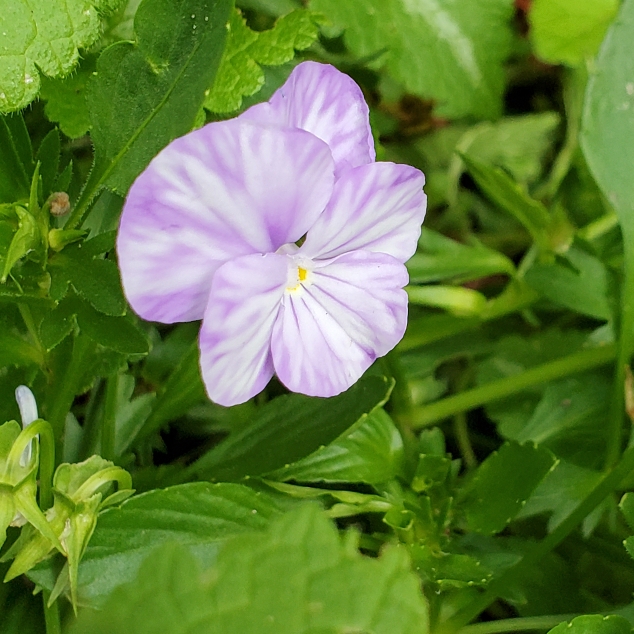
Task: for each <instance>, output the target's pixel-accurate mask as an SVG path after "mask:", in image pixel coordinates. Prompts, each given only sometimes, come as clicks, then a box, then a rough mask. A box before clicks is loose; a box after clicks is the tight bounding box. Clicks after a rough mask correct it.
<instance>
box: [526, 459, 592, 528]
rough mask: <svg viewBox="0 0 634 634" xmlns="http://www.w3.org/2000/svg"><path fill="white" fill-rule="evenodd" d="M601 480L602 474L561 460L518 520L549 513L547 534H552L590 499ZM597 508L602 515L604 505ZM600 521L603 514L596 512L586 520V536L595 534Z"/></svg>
mask: <svg viewBox="0 0 634 634" xmlns="http://www.w3.org/2000/svg"><path fill="white" fill-rule="evenodd" d="M601 478H602V474H601V472H600V471H595V470H593V469H585V468H584V467H579V466H577V465H575V464H572V463H570V462H566V461H565V460H561V461H560V462H558V463H557V465H555V468H554V469H553V470H552V471H551V472H550V473H549V474H547V475H546V477H545V478H544V479H543V480H542V481H541V482H540V484H539V485H538V486H537V488H536V489H535V491H534V492H533V495H531V497H530V498H529V499H528V502H527V503H526V506H524V508H523V509H522V510H521V511H520V512H519V513H518V517H531V516H533V515H539V514H540V513H550V514H551V515H550V519H549V520H548V532H551V533H552V531H554V530H555V528H557V526H559V524H561V522H563V521H564V520H565V519H566V518H567V517H568V515H570V513H571V512H572V511H574V509H575V508H576V507H577V505H579V504H580V503H581V502H582V501H583V500H584V499H585V498H586V497H587V496H588V494H589V493H590V492H591V491H592V489H594V487H595V486H596V485H597V484H598V483H599V481H600V480H601ZM598 509H599V511H600V512H601V513H602V512H603V507H602V506H600V507H598ZM595 511H596V509H595ZM598 519H600V515H599V516H598V517H597V514H596V512H593V513H592V514H591V515H589V516H588V517H587V518H586V519H585V520H584V523H583V534H584V536H586V535H589V534H590V533H591V532H592V529H594V527H595V526H596V523H597V521H598Z"/></svg>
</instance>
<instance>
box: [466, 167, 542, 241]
mask: <svg viewBox="0 0 634 634" xmlns="http://www.w3.org/2000/svg"><path fill="white" fill-rule="evenodd" d="M460 156H461V158H462V160H463V161H464V163H465V165H466V166H467V169H468V170H469V174H471V176H473V178H474V180H475V181H476V183H477V184H478V186H479V187H480V189H482V191H483V192H484V193H485V194H486V196H487V197H488V198H490V199H491V201H492V202H494V203H495V204H496V205H497V206H498V207H499V208H500V209H502V210H504V211H506V212H507V213H509V214H511V215H512V216H513V217H514V218H515V219H516V220H518V222H520V223H521V224H522V225H523V226H524V228H525V229H526V230H527V231H528V232H529V233H530V234H531V236H532V238H533V240H535V242H537V243H538V244H539V245H540V246H542V248H547V247H548V237H547V232H548V228H549V226H550V221H551V219H550V214H549V213H548V210H547V209H546V207H544V205H542V204H541V203H540V202H538V201H536V200H533V199H532V198H531V197H530V196H529V195H528V194H527V193H526V192H525V191H524V190H523V189H522V187H521V186H520V185H518V184H517V183H516V182H515V181H513V179H512V178H511V177H510V176H508V174H506V173H505V172H504V171H502V170H501V169H500V168H498V167H493V166H492V165H488V164H487V163H485V162H483V161H481V160H480V159H476V158H474V157H473V156H470V155H467V154H461V155H460Z"/></svg>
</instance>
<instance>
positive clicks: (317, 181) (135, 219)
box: [117, 119, 334, 323]
mask: <svg viewBox="0 0 634 634" xmlns="http://www.w3.org/2000/svg"><path fill="white" fill-rule="evenodd" d="M333 180H334V164H333V160H332V156H331V154H330V150H329V149H328V146H327V145H326V144H325V143H324V142H323V141H320V140H319V139H318V138H317V137H315V136H314V135H312V134H310V133H309V132H306V131H304V130H297V129H280V128H275V127H271V126H268V127H266V126H261V125H255V124H253V123H249V122H241V121H238V120H235V119H234V120H231V121H223V122H218V123H211V124H209V125H207V126H205V127H203V128H200V129H199V130H195V131H194V132H191V133H190V134H188V135H186V136H184V137H181V138H180V139H176V140H175V141H173V142H172V143H171V144H170V145H168V146H167V147H166V148H165V149H164V150H163V151H162V152H160V153H159V154H158V156H156V157H155V158H154V160H153V161H152V162H151V163H150V165H149V166H148V168H147V169H146V170H145V171H144V172H143V173H142V174H141V176H139V178H138V179H137V180H136V181H135V183H134V184H133V185H132V188H131V189H130V193H129V194H128V198H127V200H126V203H125V206H124V210H123V214H122V217H121V225H120V229H119V237H118V242H117V248H118V253H119V264H120V266H121V276H122V280H123V288H124V290H125V294H126V296H127V298H128V301H129V302H130V304H131V305H132V308H134V310H135V311H136V312H137V313H138V314H139V315H141V317H143V318H145V319H149V320H153V321H161V322H164V323H172V322H176V321H191V320H193V319H200V318H201V317H202V316H203V313H204V311H205V306H206V305H207V299H208V296H209V288H210V285H211V278H212V276H213V274H214V272H215V271H216V269H217V268H218V267H219V266H221V265H222V264H223V263H224V262H226V261H227V260H229V259H231V258H235V257H238V256H242V255H247V254H250V253H266V252H271V251H275V250H276V249H277V248H279V247H280V246H281V245H283V244H285V243H287V242H295V241H296V240H298V239H299V238H300V237H301V236H302V235H304V234H305V233H306V231H307V230H308V229H309V228H310V227H311V226H312V224H313V223H314V222H315V220H316V218H317V217H318V216H319V214H320V213H321V212H322V211H323V209H324V207H325V205H326V203H327V202H328V199H329V198H330V195H331V193H332V186H333Z"/></svg>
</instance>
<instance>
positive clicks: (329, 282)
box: [271, 251, 408, 396]
mask: <svg viewBox="0 0 634 634" xmlns="http://www.w3.org/2000/svg"><path fill="white" fill-rule="evenodd" d="M308 281H309V284H307V285H305V286H303V287H302V288H301V289H299V290H298V291H296V292H287V293H286V294H285V296H284V305H283V309H282V310H281V311H280V313H279V316H278V318H277V320H276V322H275V326H274V327H273V337H272V339H271V352H272V355H273V364H274V366H275V372H276V373H277V376H278V377H279V379H280V381H282V383H284V385H286V387H287V388H289V389H290V390H293V391H294V392H302V393H303V394H309V395H311V396H334V395H335V394H339V393H340V392H343V391H344V390H346V389H348V388H349V387H350V386H351V385H352V384H353V383H355V382H356V381H357V380H358V379H359V378H360V377H361V375H362V374H363V373H364V372H365V371H366V370H367V369H368V367H369V366H370V365H371V364H372V363H373V361H374V360H375V359H376V358H377V357H379V356H382V355H384V354H386V353H387V352H389V351H390V350H391V349H392V348H393V347H394V346H395V345H396V344H397V343H398V342H399V341H400V340H401V338H402V337H403V334H404V333H405V326H406V324H407V294H406V293H405V291H404V290H403V288H402V287H403V286H404V285H405V284H406V283H407V281H408V276H407V270H406V269H405V266H404V265H403V264H401V263H400V262H398V261H397V260H395V259H394V258H392V257H391V256H389V255H385V254H382V253H368V252H363V251H356V252H353V253H348V254H346V255H343V256H341V257H339V258H336V259H335V260H334V261H331V262H329V263H327V264H324V265H323V266H320V267H318V268H315V269H313V270H312V271H310V273H309V279H308Z"/></svg>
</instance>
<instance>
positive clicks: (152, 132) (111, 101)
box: [68, 0, 232, 228]
mask: <svg viewBox="0 0 634 634" xmlns="http://www.w3.org/2000/svg"><path fill="white" fill-rule="evenodd" d="M231 4H232V3H231V1H230V0H183V1H182V2H178V3H175V2H170V1H169V0H144V1H143V2H142V3H141V5H140V6H139V8H138V10H137V12H136V15H135V19H134V31H135V34H136V38H137V41H136V44H131V43H129V42H117V43H116V44H113V45H112V46H110V47H108V48H107V49H106V50H105V51H104V52H103V53H102V54H101V56H100V57H99V60H98V62H97V72H96V75H95V76H94V77H92V78H91V79H90V81H89V83H88V88H87V91H86V101H87V103H88V110H89V113H90V120H91V123H92V130H91V137H92V141H93V143H94V147H95V162H94V167H93V170H92V172H91V174H90V177H89V179H88V182H87V183H86V185H85V187H84V190H83V193H82V195H81V196H80V199H79V200H78V202H77V204H76V206H75V210H74V212H73V213H72V214H71V216H70V218H69V220H68V225H69V228H74V227H75V225H76V224H77V223H78V222H79V221H80V220H81V218H82V216H83V214H84V213H85V211H86V208H87V207H88V205H89V204H90V201H91V200H92V198H93V197H94V196H95V194H96V193H97V192H98V191H99V190H100V189H101V188H102V187H104V186H106V187H108V188H109V189H111V190H112V191H114V192H117V193H119V194H122V195H123V194H125V193H126V192H127V190H128V188H129V186H130V185H131V184H132V182H133V180H134V179H135V178H136V177H137V176H138V175H139V173H140V172H141V171H142V170H143V169H144V168H145V166H146V165H147V164H148V163H149V161H150V160H151V159H152V158H153V157H154V156H155V155H156V154H157V153H158V152H159V150H161V149H162V148H163V147H165V145H167V144H168V143H169V142H170V141H172V140H173V139H175V138H176V137H178V136H181V135H183V134H185V133H186V132H189V131H190V130H191V128H192V125H193V123H194V121H195V119H196V116H197V115H198V112H199V110H200V108H201V106H202V102H203V99H204V92H205V90H206V89H207V88H209V86H210V85H211V84H212V83H213V79H214V76H215V74H216V68H217V66H218V63H219V62H220V57H221V54H222V51H223V47H224V40H225V35H226V32H227V31H226V28H225V27H226V24H227V20H228V18H229V12H230V8H231ZM192 16H193V17H192Z"/></svg>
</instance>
